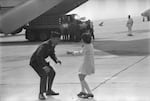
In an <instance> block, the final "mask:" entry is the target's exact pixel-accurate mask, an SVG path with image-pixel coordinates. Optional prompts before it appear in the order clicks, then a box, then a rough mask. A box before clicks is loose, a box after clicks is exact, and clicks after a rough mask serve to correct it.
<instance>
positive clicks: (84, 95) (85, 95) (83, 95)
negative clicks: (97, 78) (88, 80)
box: [77, 92, 94, 99]
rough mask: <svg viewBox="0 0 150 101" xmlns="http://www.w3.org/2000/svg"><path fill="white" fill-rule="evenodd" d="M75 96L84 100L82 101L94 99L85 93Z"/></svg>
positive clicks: (91, 95)
mask: <svg viewBox="0 0 150 101" xmlns="http://www.w3.org/2000/svg"><path fill="white" fill-rule="evenodd" d="M77 96H78V97H80V98H84V99H88V98H93V97H94V95H93V94H87V93H85V92H80V93H79V94H78V95H77Z"/></svg>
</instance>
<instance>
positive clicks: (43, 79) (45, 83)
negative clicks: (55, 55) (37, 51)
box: [32, 65, 56, 93]
mask: <svg viewBox="0 0 150 101" xmlns="http://www.w3.org/2000/svg"><path fill="white" fill-rule="evenodd" d="M32 67H33V69H34V70H35V71H36V72H37V74H38V75H39V76H40V93H44V92H46V91H51V88H52V84H53V81H54V77H55V75H56V72H55V70H54V69H53V67H51V66H49V68H50V72H49V73H46V72H45V71H44V69H42V68H40V67H38V66H37V65H34V66H32Z"/></svg>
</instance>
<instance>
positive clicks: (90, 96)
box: [83, 94, 94, 99]
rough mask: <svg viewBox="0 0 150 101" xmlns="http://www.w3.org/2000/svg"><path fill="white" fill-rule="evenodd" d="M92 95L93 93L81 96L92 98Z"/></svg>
mask: <svg viewBox="0 0 150 101" xmlns="http://www.w3.org/2000/svg"><path fill="white" fill-rule="evenodd" d="M93 97H94V95H93V94H86V95H85V96H84V97H83V98H85V99H88V98H93Z"/></svg>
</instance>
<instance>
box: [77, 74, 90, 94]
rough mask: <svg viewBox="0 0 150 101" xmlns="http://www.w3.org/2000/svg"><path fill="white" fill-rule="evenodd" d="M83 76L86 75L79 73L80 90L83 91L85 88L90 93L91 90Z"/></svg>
mask: <svg viewBox="0 0 150 101" xmlns="http://www.w3.org/2000/svg"><path fill="white" fill-rule="evenodd" d="M85 77H86V75H84V74H79V79H80V82H81V91H82V92H85V89H86V91H87V93H88V94H92V91H91V90H90V88H89V86H88V84H87V82H86V81H85Z"/></svg>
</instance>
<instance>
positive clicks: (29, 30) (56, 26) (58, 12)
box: [25, 0, 87, 41]
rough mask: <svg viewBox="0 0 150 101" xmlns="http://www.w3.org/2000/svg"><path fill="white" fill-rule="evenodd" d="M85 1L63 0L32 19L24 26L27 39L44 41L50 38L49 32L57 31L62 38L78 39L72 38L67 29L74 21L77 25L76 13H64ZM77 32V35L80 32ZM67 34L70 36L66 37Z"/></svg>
mask: <svg viewBox="0 0 150 101" xmlns="http://www.w3.org/2000/svg"><path fill="white" fill-rule="evenodd" d="M85 1H87V0H64V2H62V3H60V4H59V5H57V6H55V7H54V8H52V9H50V10H48V11H47V12H45V13H44V14H42V15H40V16H39V17H37V18H36V19H34V20H32V21H31V22H29V23H28V24H27V26H26V27H25V29H26V31H25V37H26V39H27V40H29V41H35V40H40V41H45V40H47V39H49V38H50V35H51V32H57V33H60V34H62V40H69V39H70V40H75V41H79V40H80V39H73V38H72V36H71V35H70V34H71V33H73V31H71V32H70V34H69V32H68V31H70V28H71V26H72V24H73V23H76V27H78V25H79V24H80V23H81V21H79V20H78V19H76V14H71V15H66V13H68V12H69V11H71V10H73V9H74V8H76V7H78V6H80V5H81V4H82V3H84V2H85ZM79 22H80V23H79ZM65 25H67V27H68V28H65ZM75 29H77V28H75ZM66 30H68V31H66ZM76 31H77V30H76ZM77 32H78V33H77V35H78V34H79V33H80V32H79V31H77ZM68 34H69V35H70V37H71V38H68V37H69V35H68Z"/></svg>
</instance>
